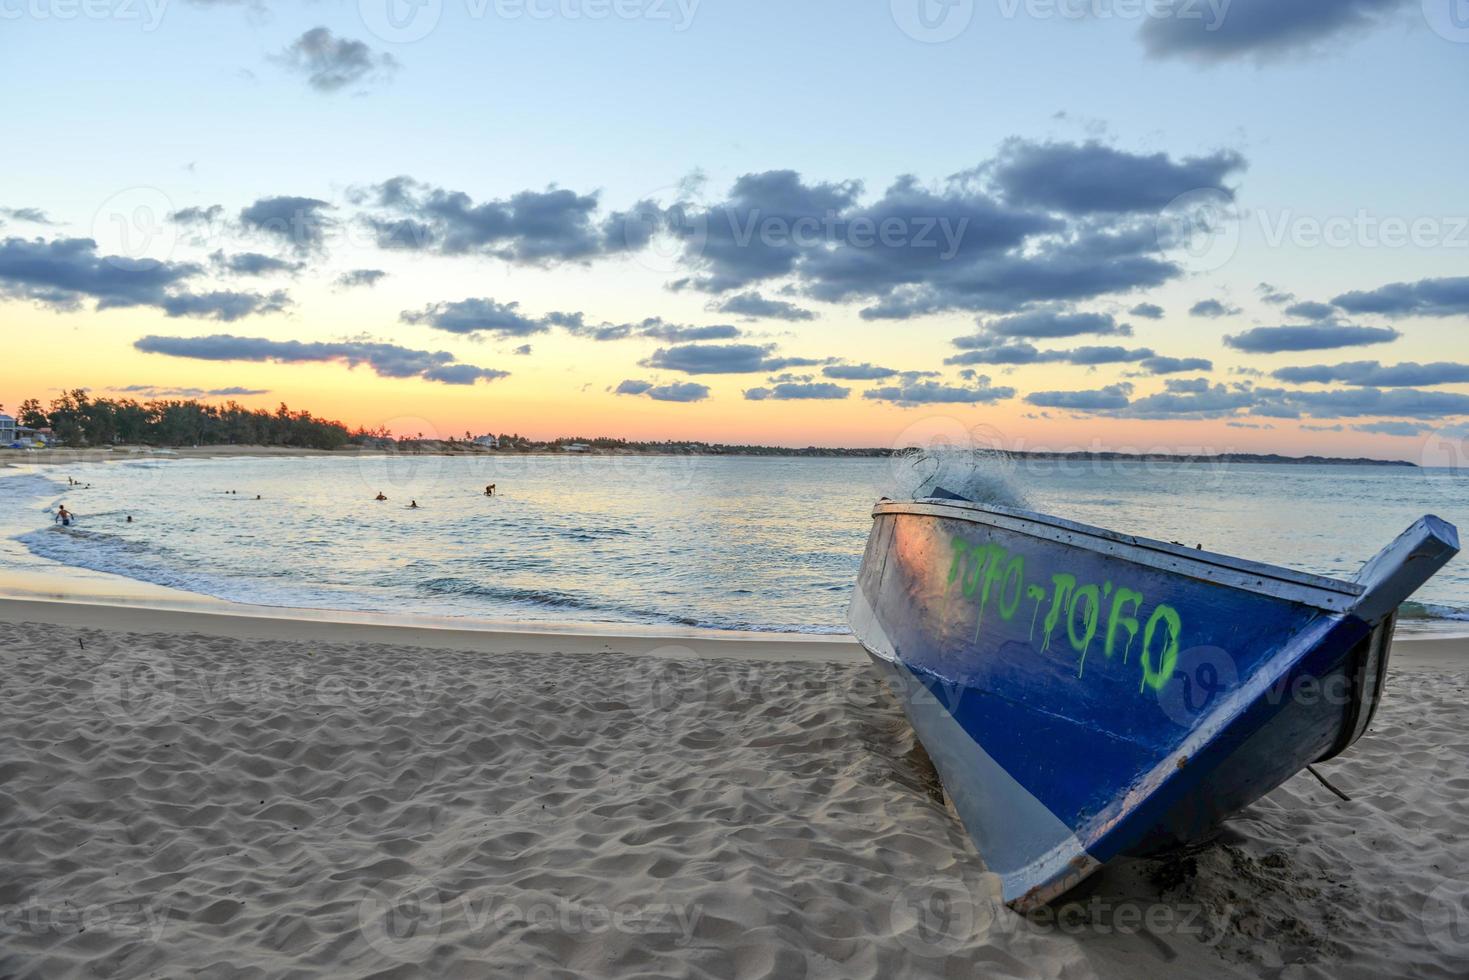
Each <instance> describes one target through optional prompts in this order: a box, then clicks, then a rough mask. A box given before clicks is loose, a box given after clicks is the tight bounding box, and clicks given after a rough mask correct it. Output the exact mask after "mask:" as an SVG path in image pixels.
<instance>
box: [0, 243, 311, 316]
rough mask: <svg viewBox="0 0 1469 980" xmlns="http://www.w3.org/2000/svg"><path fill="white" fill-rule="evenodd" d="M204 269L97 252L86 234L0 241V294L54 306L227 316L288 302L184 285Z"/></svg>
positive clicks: (279, 295) (279, 296) (277, 295)
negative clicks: (151, 309) (138, 308)
mask: <svg viewBox="0 0 1469 980" xmlns="http://www.w3.org/2000/svg"><path fill="white" fill-rule="evenodd" d="M203 271H204V270H203V267H202V266H200V265H197V264H195V263H189V262H160V261H157V260H155V259H127V258H122V257H120V256H115V255H106V256H104V255H98V254H97V243H96V242H94V241H92V240H91V239H90V238H63V239H56V240H54V241H50V242H47V241H43V240H42V239H39V238H37V239H30V240H27V239H22V238H7V239H5V240H3V241H0V295H3V296H6V297H9V298H14V299H29V300H34V301H36V302H38V303H41V304H42V305H45V306H49V307H51V308H52V309H57V310H71V309H76V308H77V307H79V306H80V305H81V304H82V303H83V302H84V301H86V300H92V301H93V306H94V308H95V309H97V310H107V309H116V308H126V307H136V306H150V307H154V308H157V309H160V310H162V311H163V312H164V313H165V314H167V315H168V316H170V317H198V318H204V319H213V320H224V321H231V320H238V319H240V318H241V317H244V316H248V315H251V314H255V313H278V312H280V311H281V310H283V309H284V308H285V307H286V306H287V305H288V304H289V302H290V299H289V297H288V296H287V295H286V294H285V293H284V292H280V291H276V292H273V293H269V294H261V293H251V292H230V291H218V292H209V293H193V292H190V291H188V290H187V289H185V288H183V287H184V284H185V283H187V282H188V281H189V280H191V279H193V278H195V277H197V276H199V275H201V274H202V273H203Z"/></svg>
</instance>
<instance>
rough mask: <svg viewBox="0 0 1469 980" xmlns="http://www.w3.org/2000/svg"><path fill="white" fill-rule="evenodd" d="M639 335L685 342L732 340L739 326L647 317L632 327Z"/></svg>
mask: <svg viewBox="0 0 1469 980" xmlns="http://www.w3.org/2000/svg"><path fill="white" fill-rule="evenodd" d="M633 333H634V334H636V335H637V336H640V337H652V338H654V339H656V340H667V341H672V342H686V341H692V340H732V339H734V338H735V337H738V336H739V335H740V328H739V327H736V326H733V325H732V324H728V323H714V324H710V325H709V326H704V327H688V326H682V325H680V324H677V323H665V322H664V321H663V319H662V318H661V317H656V316H655V317H649V318H648V319H646V320H644V321H643V322H642V323H640V324H637V325H636V326H634V327H633Z"/></svg>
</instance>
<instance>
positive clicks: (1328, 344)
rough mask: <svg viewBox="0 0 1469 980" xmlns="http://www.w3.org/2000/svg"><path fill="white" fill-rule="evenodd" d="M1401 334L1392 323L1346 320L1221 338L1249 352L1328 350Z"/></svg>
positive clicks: (1261, 329) (1262, 329) (1257, 329)
mask: <svg viewBox="0 0 1469 980" xmlns="http://www.w3.org/2000/svg"><path fill="white" fill-rule="evenodd" d="M1401 336H1402V334H1400V333H1398V332H1397V331H1396V330H1394V329H1392V328H1391V327H1356V326H1352V325H1350V324H1345V323H1322V324H1312V325H1310V326H1286V327H1255V328H1254V329H1252V330H1246V331H1245V332H1244V333H1237V334H1233V335H1230V336H1227V337H1225V338H1224V343H1225V345H1226V346H1229V347H1233V348H1234V349H1235V350H1238V351H1244V352H1246V353H1249V354H1275V353H1280V352H1283V351H1303V350H1330V349H1332V348H1336V347H1356V346H1359V345H1362V344H1385V343H1389V342H1391V341H1394V340H1397V339H1398V338H1399V337H1401Z"/></svg>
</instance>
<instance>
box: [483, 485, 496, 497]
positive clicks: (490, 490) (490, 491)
mask: <svg viewBox="0 0 1469 980" xmlns="http://www.w3.org/2000/svg"><path fill="white" fill-rule="evenodd" d="M494 495H495V485H494V484H493V483H491V484H490V485H489V486H487V487H485V496H486V497H493V496H494Z"/></svg>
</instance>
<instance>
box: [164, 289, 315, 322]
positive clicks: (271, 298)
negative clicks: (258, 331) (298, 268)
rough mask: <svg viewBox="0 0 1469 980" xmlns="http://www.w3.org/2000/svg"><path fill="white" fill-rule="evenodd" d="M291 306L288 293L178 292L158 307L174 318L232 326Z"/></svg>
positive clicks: (282, 291)
mask: <svg viewBox="0 0 1469 980" xmlns="http://www.w3.org/2000/svg"><path fill="white" fill-rule="evenodd" d="M290 304H291V300H290V297H289V296H288V295H287V294H286V292H285V290H281V289H277V290H275V291H274V292H271V293H266V294H261V293H242V292H234V291H231V290H216V291H214V292H209V293H175V294H173V295H171V296H165V297H164V298H163V300H162V302H160V303H159V304H158V305H159V306H160V307H161V308H162V309H163V312H164V313H166V314H167V315H169V316H171V317H180V316H187V317H198V318H200V319H209V320H223V321H224V322H226V323H232V322H234V321H235V320H240V319H243V318H245V317H247V316H253V315H255V314H261V313H280V312H282V311H284V310H285V308H286V307H287V306H289V305H290Z"/></svg>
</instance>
